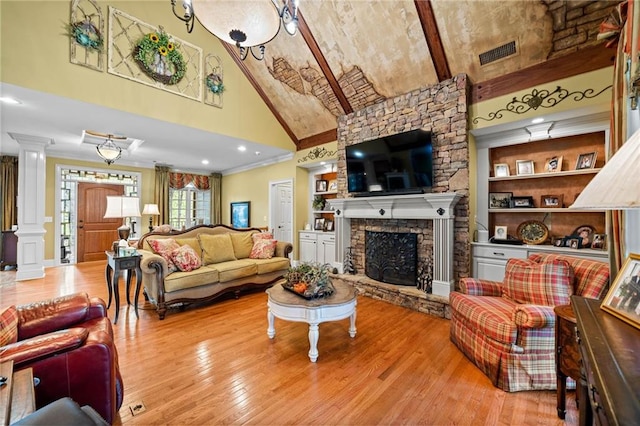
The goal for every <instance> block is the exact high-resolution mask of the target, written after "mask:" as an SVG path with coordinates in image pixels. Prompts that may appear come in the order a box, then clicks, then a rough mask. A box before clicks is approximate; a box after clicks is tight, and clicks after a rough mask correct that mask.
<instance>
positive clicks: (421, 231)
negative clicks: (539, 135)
mask: <svg viewBox="0 0 640 426" xmlns="http://www.w3.org/2000/svg"><path fill="white" fill-rule="evenodd" d="M468 84H469V83H468V79H467V76H466V75H465V74H460V75H457V76H455V77H453V78H452V79H449V80H446V81H443V82H441V83H439V84H436V85H433V86H430V87H426V88H422V89H418V90H414V91H412V92H410V93H407V94H405V95H401V96H398V97H396V98H392V99H388V100H385V101H384V102H381V103H377V104H375V105H371V106H369V107H367V108H364V109H362V110H359V111H356V112H353V113H351V114H349V115H343V116H341V117H339V119H338V198H348V197H351V195H350V194H348V192H347V174H346V158H345V147H346V146H350V145H353V144H357V143H359V142H364V141H367V140H370V139H375V138H379V137H383V136H388V135H393V134H397V133H402V132H407V131H410V130H414V129H418V128H422V129H425V130H430V131H431V132H432V134H433V159H434V164H433V166H434V186H433V192H438V193H440V192H458V193H460V194H462V195H463V198H462V199H461V200H460V201H459V202H458V204H457V206H456V209H455V214H456V219H455V231H454V235H455V247H454V279H455V281H456V283H457V282H458V281H459V279H460V278H461V277H468V276H469V274H470V244H469V243H470V239H469V143H468V137H467V136H468V134H467V133H468V111H467V105H468V103H467V100H468V94H469V90H468ZM365 230H372V231H386V232H413V233H417V234H418V261H419V262H424V261H425V260H426V259H431V256H432V250H433V223H432V221H429V220H394V219H389V220H373V219H367V220H365V219H352V220H351V247H352V248H353V254H354V260H355V264H356V268H357V270H358V272H359V273H363V271H364V231H365ZM383 293H384V292H383ZM379 297H382V298H384V297H383V296H379ZM389 298H390V299H396V298H395V297H391V296H390V297H389ZM389 302H391V303H396V304H398V303H397V300H389ZM403 305H406V302H403ZM423 309H424V308H423ZM423 309H421V310H423Z"/></svg>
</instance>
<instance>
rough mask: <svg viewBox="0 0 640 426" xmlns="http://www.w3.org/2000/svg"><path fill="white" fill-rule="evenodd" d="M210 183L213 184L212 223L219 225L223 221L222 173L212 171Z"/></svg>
mask: <svg viewBox="0 0 640 426" xmlns="http://www.w3.org/2000/svg"><path fill="white" fill-rule="evenodd" d="M209 185H210V186H211V188H210V190H211V223H212V224H214V225H217V224H219V223H222V175H221V174H220V173H211V176H209Z"/></svg>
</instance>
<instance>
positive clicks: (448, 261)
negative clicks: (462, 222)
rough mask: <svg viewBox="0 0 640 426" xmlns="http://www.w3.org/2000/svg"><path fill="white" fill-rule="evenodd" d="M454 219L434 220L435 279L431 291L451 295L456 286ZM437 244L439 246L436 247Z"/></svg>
mask: <svg viewBox="0 0 640 426" xmlns="http://www.w3.org/2000/svg"><path fill="white" fill-rule="evenodd" d="M453 230H454V219H452V218H451V219H450V218H447V219H434V220H433V243H434V247H433V281H432V283H431V293H433V294H435V295H438V296H446V297H449V293H451V292H452V291H453V290H454V288H455V282H454V280H453V257H454V250H453V248H454V247H453V244H454V235H453ZM436 246H437V247H436Z"/></svg>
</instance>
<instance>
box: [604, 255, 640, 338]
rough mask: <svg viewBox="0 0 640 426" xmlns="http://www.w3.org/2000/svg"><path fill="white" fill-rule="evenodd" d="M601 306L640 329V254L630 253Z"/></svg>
mask: <svg viewBox="0 0 640 426" xmlns="http://www.w3.org/2000/svg"><path fill="white" fill-rule="evenodd" d="M600 308H602V310H604V311H606V312H608V313H610V314H612V315H614V316H616V317H618V318H620V319H621V320H622V321H624V322H626V323H628V324H630V325H632V326H633V327H635V328H639V329H640V314H639V313H638V312H639V311H640V254H635V253H630V254H629V256H628V257H627V259H626V260H625V262H624V264H623V265H622V269H620V271H619V272H618V275H616V278H615V280H614V281H613V284H612V285H611V286H610V287H609V291H608V292H607V295H606V296H605V298H604V299H603V300H602V304H601V305H600Z"/></svg>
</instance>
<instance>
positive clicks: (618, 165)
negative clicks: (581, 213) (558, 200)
mask: <svg viewBox="0 0 640 426" xmlns="http://www.w3.org/2000/svg"><path fill="white" fill-rule="evenodd" d="M639 164H640V130H638V131H637V132H635V133H634V134H633V136H631V137H630V138H629V139H628V140H627V141H626V142H625V143H624V144H623V145H622V147H621V148H620V149H619V150H618V151H617V152H616V153H615V154H614V155H613V157H611V159H609V161H607V163H606V164H605V165H604V167H603V168H602V170H600V171H599V172H598V174H597V175H595V177H594V178H593V179H592V180H591V182H589V184H588V185H587V186H586V187H585V188H584V189H583V190H582V192H581V193H580V195H579V196H578V198H577V199H576V201H575V202H574V203H573V204H572V205H571V207H570V208H572V209H599V210H625V209H637V208H640V189H639V188H640V171H639V170H638V165H639Z"/></svg>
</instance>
